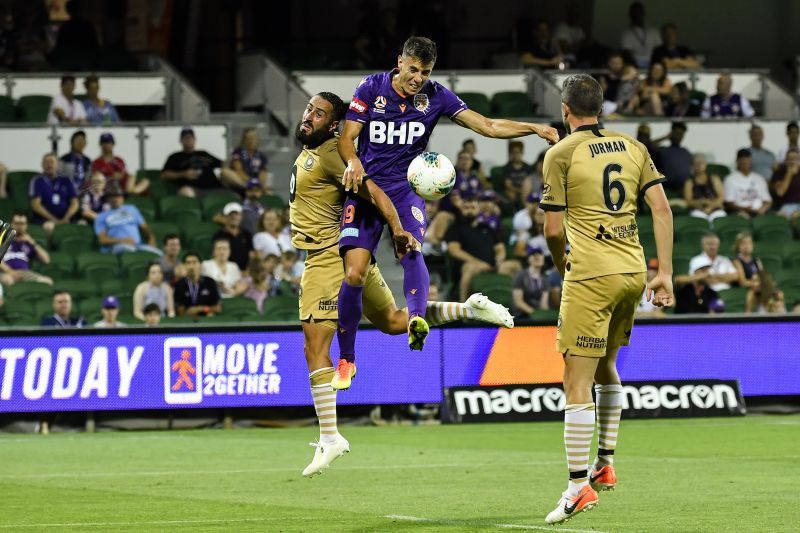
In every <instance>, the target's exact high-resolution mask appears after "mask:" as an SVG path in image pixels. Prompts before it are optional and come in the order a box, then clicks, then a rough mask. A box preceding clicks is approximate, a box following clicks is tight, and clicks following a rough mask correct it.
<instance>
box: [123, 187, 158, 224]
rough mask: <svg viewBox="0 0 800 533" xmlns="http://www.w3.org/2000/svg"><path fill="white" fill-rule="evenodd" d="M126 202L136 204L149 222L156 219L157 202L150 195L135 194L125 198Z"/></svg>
mask: <svg viewBox="0 0 800 533" xmlns="http://www.w3.org/2000/svg"><path fill="white" fill-rule="evenodd" d="M125 203H126V204H130V205H135V206H136V207H137V208H139V212H140V213H141V214H142V216H143V217H144V220H145V222H147V223H148V224H149V223H150V222H152V221H153V220H155V219H156V211H157V210H156V203H155V202H154V201H153V199H152V198H150V197H149V196H139V195H137V194H133V195H131V196H128V197H127V198H126V199H125Z"/></svg>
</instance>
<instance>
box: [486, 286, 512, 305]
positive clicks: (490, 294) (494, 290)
mask: <svg viewBox="0 0 800 533" xmlns="http://www.w3.org/2000/svg"><path fill="white" fill-rule="evenodd" d="M481 292H483V293H484V294H485V295H486V297H487V298H489V299H490V300H492V301H493V302H495V303H498V304H500V305H502V306H505V307H508V308H511V303H512V297H511V283H510V282H509V284H508V287H500V286H495V287H490V288H488V289H486V290H482V291H481Z"/></svg>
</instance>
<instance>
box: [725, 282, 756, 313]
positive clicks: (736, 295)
mask: <svg viewBox="0 0 800 533" xmlns="http://www.w3.org/2000/svg"><path fill="white" fill-rule="evenodd" d="M748 290H749V289H747V288H745V287H733V288H730V289H728V290H725V291H719V297H720V298H722V300H723V301H724V302H725V312H726V313H743V312H744V308H745V303H746V302H747V292H748Z"/></svg>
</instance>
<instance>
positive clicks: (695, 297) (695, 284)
mask: <svg viewBox="0 0 800 533" xmlns="http://www.w3.org/2000/svg"><path fill="white" fill-rule="evenodd" d="M695 259H696V260H695ZM695 259H692V266H691V268H690V270H689V273H690V274H691V281H690V282H689V283H686V284H685V285H683V286H682V287H680V288H679V289H678V290H676V291H675V300H676V302H675V314H676V315H682V314H690V313H701V314H709V313H712V314H713V313H717V312H721V311H723V310H724V303H723V302H722V301H721V300H720V297H719V294H718V293H717V291H715V290H714V289H712V288H711V287H710V286H709V281H708V280H709V278H710V277H711V276H712V274H711V261H710V260H708V259H706V258H695Z"/></svg>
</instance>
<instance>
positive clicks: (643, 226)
mask: <svg viewBox="0 0 800 533" xmlns="http://www.w3.org/2000/svg"><path fill="white" fill-rule="evenodd" d="M636 226H637V227H638V228H639V233H642V232H643V231H649V232H650V233H652V232H653V217H651V216H649V215H641V214H640V215H639V216H637V217H636Z"/></svg>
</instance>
